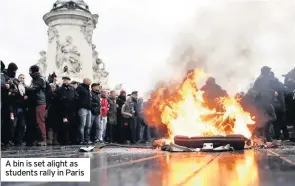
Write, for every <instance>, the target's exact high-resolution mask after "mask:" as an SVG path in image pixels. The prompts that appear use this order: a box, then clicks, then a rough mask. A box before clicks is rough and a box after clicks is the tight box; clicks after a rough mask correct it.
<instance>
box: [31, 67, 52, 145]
mask: <svg viewBox="0 0 295 186" xmlns="http://www.w3.org/2000/svg"><path fill="white" fill-rule="evenodd" d="M29 74H30V76H31V77H32V83H31V86H30V87H27V88H26V91H27V92H28V97H29V99H30V100H31V105H30V106H31V112H32V114H35V118H36V123H37V126H38V130H39V132H40V133H39V134H41V135H38V136H36V135H37V134H32V137H33V139H32V142H34V141H38V142H37V144H38V145H40V146H45V145H47V143H46V127H45V111H46V92H45V91H46V81H45V79H44V78H43V77H42V76H41V75H40V73H39V67H38V66H37V65H33V66H31V67H30V71H29ZM33 125H34V123H32V127H35V126H33Z"/></svg>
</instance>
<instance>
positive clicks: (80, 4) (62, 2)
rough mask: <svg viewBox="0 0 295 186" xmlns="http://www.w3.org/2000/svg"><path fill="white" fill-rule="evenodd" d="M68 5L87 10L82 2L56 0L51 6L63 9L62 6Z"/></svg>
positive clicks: (80, 0)
mask: <svg viewBox="0 0 295 186" xmlns="http://www.w3.org/2000/svg"><path fill="white" fill-rule="evenodd" d="M70 3H71V4H73V5H76V6H79V7H83V8H86V9H87V10H88V8H89V7H88V5H87V4H86V3H85V2H84V1H83V0H57V1H56V2H55V3H54V4H53V8H58V7H63V6H65V5H68V4H70ZM73 5H72V6H73Z"/></svg>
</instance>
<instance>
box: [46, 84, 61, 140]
mask: <svg viewBox="0 0 295 186" xmlns="http://www.w3.org/2000/svg"><path fill="white" fill-rule="evenodd" d="M49 85H50V89H49V91H48V92H47V93H46V115H45V116H46V117H45V118H46V120H45V121H46V131H47V145H59V142H58V134H59V131H60V130H59V129H60V126H59V111H58V100H57V93H56V92H57V90H56V85H55V84H53V83H50V84H49Z"/></svg>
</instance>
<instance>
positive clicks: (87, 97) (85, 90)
mask: <svg viewBox="0 0 295 186" xmlns="http://www.w3.org/2000/svg"><path fill="white" fill-rule="evenodd" d="M76 95H77V106H78V109H81V108H84V109H87V110H90V109H91V93H90V90H89V85H86V84H84V83H82V84H80V85H79V86H78V87H77V89H76Z"/></svg>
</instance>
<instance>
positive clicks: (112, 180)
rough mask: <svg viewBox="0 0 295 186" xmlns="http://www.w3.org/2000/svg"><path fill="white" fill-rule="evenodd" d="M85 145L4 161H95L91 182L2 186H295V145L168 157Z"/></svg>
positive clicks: (23, 150)
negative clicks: (92, 148) (85, 147)
mask: <svg viewBox="0 0 295 186" xmlns="http://www.w3.org/2000/svg"><path fill="white" fill-rule="evenodd" d="M78 150H79V146H69V147H31V148H28V147H14V148H10V149H6V150H3V151H2V157H7V158H8V157H10V158H14V157H17V158H20V157H22V158H29V157H57V158H58V157H59V158H60V157H71V158H73V157H75V158H82V157H89V158H91V182H90V183H32V184H30V183H18V184H16V183H2V185H3V186H8V185H21V186H29V185H40V186H45V185H46V186H50V185H53V186H55V185H56V186H57V185H75V186H84V185H85V186H86V185H91V186H92V185H93V186H146V185H152V186H174V185H187V186H219V185H220V186H259V185H260V186H276V185H278V186H294V183H295V144H294V143H293V144H292V143H285V144H284V145H283V146H282V147H280V148H278V149H261V150H245V151H237V152H223V153H168V152H162V151H157V150H152V149H148V148H142V149H140V148H123V147H105V148H103V149H99V150H96V151H95V152H91V153H81V152H78Z"/></svg>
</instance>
